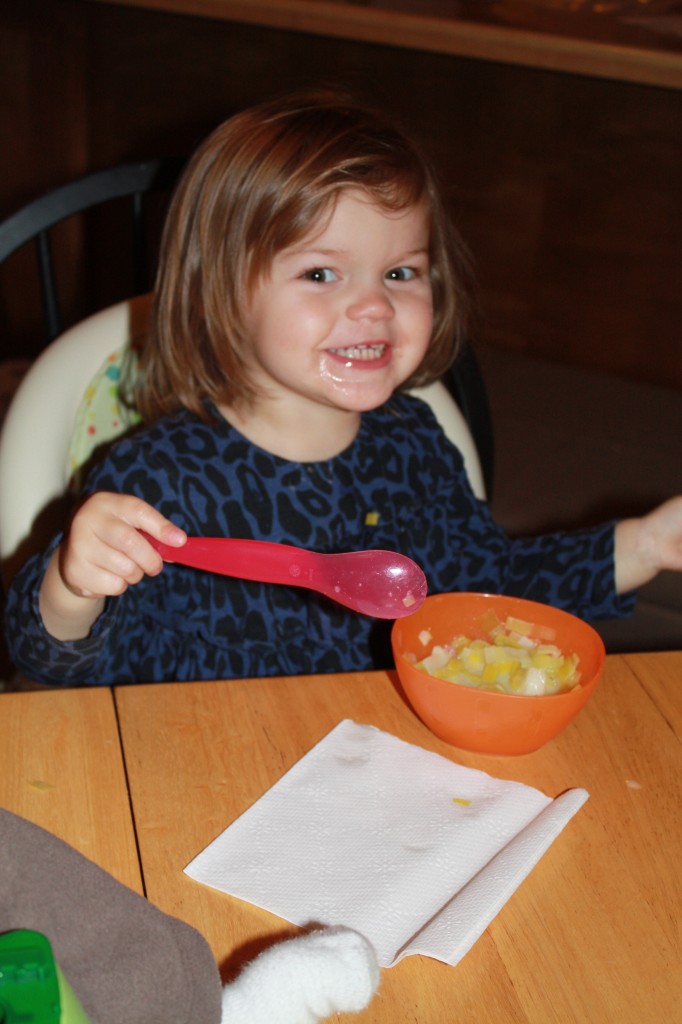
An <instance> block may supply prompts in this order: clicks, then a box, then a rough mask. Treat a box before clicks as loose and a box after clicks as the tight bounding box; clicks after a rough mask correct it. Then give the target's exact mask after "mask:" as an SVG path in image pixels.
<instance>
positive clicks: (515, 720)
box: [391, 593, 605, 755]
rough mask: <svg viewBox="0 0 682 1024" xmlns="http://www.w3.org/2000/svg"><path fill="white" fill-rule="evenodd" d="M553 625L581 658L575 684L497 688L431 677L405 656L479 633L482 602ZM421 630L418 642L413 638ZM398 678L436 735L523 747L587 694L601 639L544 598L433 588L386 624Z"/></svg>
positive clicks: (488, 746)
mask: <svg viewBox="0 0 682 1024" xmlns="http://www.w3.org/2000/svg"><path fill="white" fill-rule="evenodd" d="M491 609H492V610H493V611H494V612H495V613H496V615H497V617H498V618H499V619H501V620H502V621H504V620H505V619H506V617H507V616H508V615H512V616H514V617H515V618H519V619H525V620H526V621H527V622H532V623H534V624H535V625H540V626H548V627H550V628H551V629H553V630H554V632H555V640H554V641H553V642H554V643H555V644H556V645H557V647H559V648H560V650H561V651H562V653H563V654H572V653H575V654H577V655H578V658H579V659H580V662H579V666H578V667H579V670H580V686H579V687H577V688H576V689H574V690H571V691H569V692H568V693H557V694H551V695H547V696H528V695H524V694H510V693H497V692H491V691H489V690H477V689H475V688H472V687H470V686H464V685H461V684H458V683H451V682H448V681H447V680H444V679H436V678H434V677H433V676H430V675H428V674H427V673H426V672H424V671H422V670H421V669H418V668H416V667H415V666H414V665H413V664H411V662H410V661H409V660H408V657H409V656H410V655H411V656H416V658H417V660H420V659H421V658H423V657H424V656H425V655H426V654H427V653H428V652H429V650H430V649H431V647H432V646H433V644H447V643H450V642H451V641H452V639H453V637H455V636H456V635H457V634H459V633H462V634H464V635H466V636H472V637H476V636H482V633H481V626H480V622H481V618H482V616H483V615H484V614H485V613H486V612H487V611H489V610H491ZM422 630H428V632H429V633H430V634H431V637H432V640H430V641H429V645H428V648H425V647H424V645H423V644H422V642H421V640H420V639H419V634H420V633H421V632H422ZM391 642H392V645H393V657H394V659H395V666H396V669H397V672H398V678H399V679H400V682H401V684H402V686H403V689H404V691H405V694H406V696H407V698H408V700H409V701H410V703H411V705H412V707H413V708H414V710H415V711H416V713H417V714H418V715H419V717H420V718H421V720H422V721H423V722H424V724H425V725H427V726H428V727H429V729H431V731H432V732H433V733H435V735H436V736H438V737H439V738H440V739H442V740H445V741H446V742H447V743H452V744H453V746H455V747H461V748H462V749H463V750H471V751H475V752H477V753H479V754H495V755H506V754H529V753H531V752H532V751H533V750H538V749H539V748H540V747H542V746H543V745H544V744H545V743H547V741H548V740H551V739H553V738H554V737H555V736H557V735H558V734H559V733H560V732H561V730H562V729H564V728H565V727H566V726H567V725H568V724H569V722H571V721H573V719H574V718H575V716H576V715H577V714H578V712H579V711H580V710H581V709H582V708H583V707H584V706H585V704H586V703H587V701H588V700H589V698H590V696H591V694H592V693H593V691H594V688H595V687H596V685H597V681H598V680H599V677H600V675H601V673H602V669H603V667H604V657H605V651H604V644H603V642H602V639H601V637H600V636H599V634H598V633H597V632H596V631H595V630H594V629H592V627H591V626H588V624H587V623H586V622H583V621H582V619H578V618H576V616H575V615H570V614H569V613H568V612H564V611H560V610H559V609H558V608H552V607H550V605H545V604H539V603H537V602H535V601H527V600H524V599H523V598H520V597H504V596H498V595H494V594H461V593H460V594H435V595H433V596H432V597H427V598H426V601H425V602H424V604H423V605H422V606H421V608H420V609H419V610H418V611H416V612H415V613H414V614H413V615H408V616H407V617H405V618H403V619H397V620H396V622H395V623H394V625H393V629H392V632H391Z"/></svg>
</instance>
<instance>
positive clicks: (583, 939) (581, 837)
mask: <svg viewBox="0 0 682 1024" xmlns="http://www.w3.org/2000/svg"><path fill="white" fill-rule="evenodd" d="M113 698H114V701H115V705H116V710H117V715H118V730H119V731H120V737H121V743H122V750H123V759H121V757H120V754H119V753H118V752H117V741H116V736H117V735H118V733H117V731H116V722H115V718H114V713H113V708H112V692H111V691H109V690H86V691H79V690H71V691H66V692H62V693H45V692H37V693H24V694H5V695H2V696H0V720H1V721H2V725H3V733H4V735H5V737H8V736H9V743H8V742H7V740H6V742H5V743H4V744H3V747H2V753H1V754H0V804H2V805H3V806H8V807H9V808H10V809H11V810H15V811H17V812H18V813H22V814H24V815H25V816H26V817H28V818H31V819H32V820H34V821H37V822H38V824H42V825H45V826H46V827H48V828H52V829H53V831H56V832H57V833H58V834H60V835H62V836H63V837H64V838H66V839H68V840H69V841H70V842H72V843H73V844H74V845H76V846H77V847H78V848H79V849H81V850H83V852H86V853H89V855H90V856H92V857H93V859H95V860H97V861H98V862H99V863H101V864H103V866H105V867H108V868H109V870H112V871H113V873H114V874H117V876H118V877H122V876H124V875H125V874H126V872H128V873H129V874H132V875H133V876H134V871H131V870H130V865H129V860H130V856H131V842H133V839H132V828H133V825H132V821H133V818H134V829H135V836H136V839H137V843H138V847H139V856H140V862H141V872H142V875H143V878H144V884H145V889H146V892H147V895H148V897H149V898H150V899H151V900H152V901H153V902H154V903H155V904H156V905H158V906H159V907H161V908H162V909H163V910H165V911H167V912H169V913H171V914H174V915H176V916H178V917H180V918H182V919H183V920H185V921H188V922H189V923H190V924H193V925H194V926H195V927H196V928H197V929H198V930H199V931H201V932H202V933H203V934H204V935H205V936H206V938H207V939H208V941H209V943H210V944H211V946H212V948H213V951H214V954H215V956H216V959H217V961H218V963H219V964H220V965H221V969H222V971H223V974H224V976H226V977H227V976H229V975H230V973H231V972H232V971H234V970H235V969H236V968H237V967H238V966H239V964H240V963H241V962H243V961H244V960H245V959H248V958H249V957H251V956H252V955H253V954H254V953H255V952H257V951H258V950H259V949H260V948H262V947H263V946H265V945H267V944H269V942H271V941H272V940H273V938H275V937H278V936H281V935H284V934H287V933H289V932H291V931H293V929H291V927H290V926H289V925H288V924H287V923H286V922H283V921H282V920H281V919H280V918H278V917H275V916H274V915H271V914H269V913H267V912H266V911H263V910H260V909H258V908H257V907H254V906H252V905H250V904H248V903H244V902H242V901H239V900H236V899H234V898H232V897H230V896H226V895H224V894H222V893H218V892H215V891H213V890H211V889H208V888H206V887H204V886H202V885H199V884H198V883H196V882H193V881H192V880H191V879H190V878H188V876H186V875H185V874H184V873H183V868H184V866H185V865H186V864H187V863H188V861H189V860H191V859H192V857H194V856H195V855H196V854H197V853H198V852H199V851H200V850H201V849H203V848H204V847H205V846H206V845H207V844H209V843H210V842H211V841H212V840H213V839H214V838H215V837H216V836H217V835H218V834H219V833H220V832H221V831H222V830H223V829H224V828H225V827H226V826H227V825H229V824H230V823H231V822H232V821H233V820H234V819H235V818H236V817H237V816H238V815H239V814H240V813H242V812H243V811H244V810H246V808H247V807H249V806H250V805H251V804H252V803H253V802H254V801H255V800H257V799H258V798H259V797H260V796H261V795H262V794H263V792H264V791H265V790H266V789H267V788H268V787H269V786H271V785H272V784H273V783H274V782H276V781H277V779H279V778H280V777H281V775H282V774H283V773H284V772H285V771H286V770H287V769H288V768H289V767H291V765H292V764H294V763H295V762H296V761H297V760H298V759H299V758H300V757H302V756H303V755H304V754H305V753H306V752H307V751H308V750H309V749H310V748H311V747H312V746H313V745H314V744H315V743H317V742H318V741H319V740H320V739H322V737H323V736H325V735H326V734H327V733H328V732H329V731H330V730H331V729H332V728H333V727H334V726H335V725H336V724H337V723H338V722H339V721H341V720H342V719H344V718H352V719H354V720H355V721H356V722H361V723H368V724H372V725H376V726H378V727H379V728H381V729H385V730H386V731H388V732H391V733H393V734H394V735H396V736H399V737H401V738H402V739H405V740H407V741H408V742H411V743H416V744H419V745H421V746H423V747H425V748H427V749H429V750H433V751H436V752H437V753H439V754H442V755H443V756H445V757H448V758H450V759H452V760H454V761H457V762H459V763H461V764H464V765H467V766H470V767H475V768H479V769H482V770H484V771H487V772H489V773H490V774H492V775H494V776H497V777H499V778H508V779H515V780H517V781H519V782H525V783H527V784H529V785H532V786H535V787H537V788H538V789H541V790H543V792H545V793H547V794H548V795H550V796H556V795H558V794H559V793H560V792H561V791H563V790H564V789H567V788H569V787H574V786H582V787H584V788H586V789H587V790H588V791H589V793H590V799H589V800H588V801H587V803H586V804H585V805H584V807H583V808H582V809H581V810H580V811H579V812H578V813H577V815H576V816H575V817H574V818H573V819H572V820H571V821H570V822H569V824H568V825H567V826H566V828H565V829H564V831H563V832H562V833H561V834H560V835H559V837H558V838H557V840H556V841H555V843H554V844H553V845H552V846H551V847H550V849H549V850H548V851H547V853H546V854H545V855H544V856H543V857H542V859H541V860H540V862H539V864H538V865H537V866H536V867H535V868H534V869H533V871H532V872H531V873H530V875H529V876H528V878H527V879H526V880H525V881H524V882H523V883H522V885H521V886H520V887H519V889H518V890H517V891H516V892H515V893H514V895H513V896H512V898H511V899H510V900H509V902H508V903H507V904H506V906H505V907H504V908H503V909H502V911H501V912H500V914H499V915H498V917H497V918H496V919H495V920H494V921H493V923H492V924H491V926H490V927H489V928H488V929H487V930H486V932H485V933H484V934H483V936H482V937H481V938H480V939H479V941H478V942H477V943H476V944H475V946H474V947H473V949H472V950H471V951H470V952H469V953H468V954H467V955H466V956H465V957H464V959H463V960H462V961H461V962H460V963H459V964H458V965H457V966H456V967H454V968H453V967H449V966H446V965H444V964H441V963H439V962H437V961H434V960H430V959H428V958H425V957H419V956H413V957H408V958H407V959H406V960H404V961H402V962H401V963H400V964H398V965H397V966H396V967H393V968H391V969H389V970H386V971H384V972H382V983H381V992H380V995H379V996H378V997H377V998H376V999H375V1000H374V1001H373V1003H372V1004H371V1006H370V1008H369V1009H368V1010H366V1011H365V1012H364V1013H362V1014H359V1015H357V1016H354V1017H348V1018H347V1019H348V1021H349V1024H350V1021H351V1020H353V1021H357V1022H358V1024H365V1022H366V1024H370V1022H373V1024H389V1022H391V1024H402V1022H405V1024H407V1022H419V1024H436V1022H438V1024H441V1022H442V1024H452V1022H455V1021H456V1022H462V1024H464V1022H476V1024H493V1022H494V1024H587V1022H589V1024H593V1022H594V1024H597V1022H599V1024H602V1022H604V1024H606V1022H610V1021H617V1022H618V1024H661V1022H664V1021H665V1022H668V1021H670V1022H672V1021H674V1020H676V1019H677V1018H678V1016H679V993H680V980H681V965H682V941H681V932H680V928H681V925H680V922H681V920H682V872H681V871H680V846H681V843H680V841H681V839H682V811H681V808H682V799H681V798H682V746H681V739H682V652H679V653H678V652H670V653H661V654H638V655H618V656H610V657H609V658H607V662H606V669H605V672H604V676H603V679H602V681H601V683H600V685H599V686H598V687H597V691H596V693H595V695H594V697H593V698H592V700H591V701H590V702H589V704H588V705H587V707H586V708H585V709H584V711H583V712H582V713H581V714H580V716H579V717H578V718H577V719H576V721H575V722H573V723H572V724H571V725H570V726H569V727H568V729H567V730H566V731H565V732H564V733H563V734H562V735H561V736H560V737H558V738H557V739H556V740H554V741H553V742H552V743H550V744H548V745H547V746H546V747H545V748H543V749H542V750H540V751H538V752H536V753H534V754H531V755H528V756H526V757H519V758H506V759H501V758H490V757H482V756H480V755H473V754H466V753H464V752H462V751H458V750H455V749H454V748H452V747H449V746H448V745H447V744H444V743H442V742H441V741H439V740H437V739H436V738H435V737H434V736H433V735H432V734H431V733H430V732H429V731H428V730H427V729H426V728H425V727H424V726H423V725H422V723H421V722H420V721H419V720H418V719H417V718H416V716H415V715H414V714H413V713H412V711H411V710H410V709H409V707H408V706H407V705H406V704H405V702H404V700H403V698H402V696H401V694H400V692H399V691H398V689H397V688H396V685H395V677H394V675H393V674H392V673H383V672H378V673H363V674H350V675H344V676H317V677H309V678H288V679H272V680H262V679H261V680H236V681H226V682H217V683H193V684H156V685H152V686H132V687H118V688H116V689H115V690H114V691H113ZM38 741H40V744H42V747H41V750H42V752H39V751H38V745H39V742H38ZM123 763H124V764H125V772H126V774H127V779H128V784H129V789H130V800H131V807H132V810H131V811H129V812H128V817H126V798H125V786H124V783H123V780H122V771H123ZM35 780H40V781H47V782H48V783H50V784H51V785H52V786H53V788H51V789H43V788H40V787H39V788H37V789H35V787H32V783H33V782H34V781H35ZM397 784H398V785H399V780H397ZM34 790H35V791H34ZM131 815H132V816H131ZM114 869H115V870H114ZM274 869H275V870H276V866H275V868H274ZM302 870H304V867H302ZM129 884H132V885H133V887H135V879H134V877H133V878H132V881H129ZM339 1019H341V1018H339ZM344 1019H346V1018H344Z"/></svg>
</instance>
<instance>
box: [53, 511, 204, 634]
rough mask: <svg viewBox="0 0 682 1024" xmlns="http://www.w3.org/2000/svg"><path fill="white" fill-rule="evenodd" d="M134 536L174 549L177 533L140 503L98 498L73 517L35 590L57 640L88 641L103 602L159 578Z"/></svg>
mask: <svg viewBox="0 0 682 1024" xmlns="http://www.w3.org/2000/svg"><path fill="white" fill-rule="evenodd" d="M139 530H145V531H146V532H147V533H148V534H150V535H151V536H153V537H156V538H157V539H158V540H162V541H164V542H165V543H166V544H172V545H175V546H176V547H180V546H181V545H182V544H184V542H185V540H186V535H185V533H184V531H183V530H181V529H179V528H178V527H176V526H173V524H172V523H171V522H169V520H168V519H166V518H165V516H162V515H161V513H160V512H157V511H156V509H154V508H153V507H152V506H151V505H148V504H147V503H146V502H145V501H142V500H141V499H140V498H135V497H132V496H130V495H125V494H109V493H106V492H99V493H97V494H93V495H92V496H91V497H90V498H88V499H87V500H86V501H85V502H84V503H83V504H82V505H81V506H80V508H79V509H78V511H77V512H76V514H75V515H74V517H73V519H72V521H71V525H70V528H69V531H68V533H67V534H66V536H65V538H64V540H63V541H62V543H61V544H60V545H59V547H58V548H57V549H56V550H55V552H54V554H53V556H52V558H51V560H50V563H49V565H48V567H47V570H46V572H45V576H44V578H43V582H42V585H41V588H40V596H39V605H40V614H41V616H42V619H43V623H44V625H45V628H46V630H47V631H48V633H51V634H52V636H54V637H56V639H57V640H81V639H83V638H84V637H86V636H88V634H89V632H90V630H91V628H92V626H93V624H94V622H95V620H96V619H97V618H98V616H99V615H100V614H101V613H102V609H103V608H104V601H105V599H106V598H107V597H109V596H116V595H118V594H122V593H123V592H124V591H125V590H126V589H127V587H128V586H130V585H132V584H135V583H139V581H140V580H141V579H142V577H143V576H145V575H146V576H156V575H157V574H158V573H160V572H161V569H162V567H163V561H162V559H161V556H160V555H159V554H158V553H157V552H156V551H155V550H154V549H153V548H152V546H151V545H150V544H149V543H148V542H147V541H146V540H145V539H144V537H142V536H141V535H140V533H139V532H138V531H139Z"/></svg>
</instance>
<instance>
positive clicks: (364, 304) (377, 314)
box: [347, 287, 395, 320]
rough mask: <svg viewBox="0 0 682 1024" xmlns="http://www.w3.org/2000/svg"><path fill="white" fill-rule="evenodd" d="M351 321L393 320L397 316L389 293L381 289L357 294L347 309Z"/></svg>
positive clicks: (368, 289) (367, 290) (377, 288)
mask: <svg viewBox="0 0 682 1024" xmlns="http://www.w3.org/2000/svg"><path fill="white" fill-rule="evenodd" d="M347 313H348V316H349V317H350V319H351V320H391V319H392V318H393V316H394V315H395V310H394V308H393V303H392V302H391V299H390V296H389V295H388V293H387V292H386V291H385V290H384V289H382V288H379V287H375V288H367V289H364V290H362V291H361V292H360V293H359V294H356V295H355V296H354V298H353V299H352V300H351V301H350V303H349V305H348V309H347Z"/></svg>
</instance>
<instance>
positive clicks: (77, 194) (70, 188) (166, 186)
mask: <svg viewBox="0 0 682 1024" xmlns="http://www.w3.org/2000/svg"><path fill="white" fill-rule="evenodd" d="M184 162H185V161H184V158H179V157H178V158H176V157H167V158H164V159H160V160H146V161H141V162H138V163H129V164H120V165H118V166H116V167H109V168H106V169H104V170H100V171H95V172H94V173H92V174H87V175H84V176H83V177H81V178H77V179H76V180H74V181H70V182H68V183H67V184H65V185H62V186H61V187H60V188H56V189H53V190H52V191H50V192H48V193H47V194H45V195H43V196H40V197H39V198H38V199H35V200H33V202H30V203H28V204H27V205H26V206H24V207H22V209H20V210H18V211H17V212H16V213H14V214H12V215H11V216H10V217H8V218H7V219H6V220H4V221H3V222H2V223H0V263H3V262H4V261H5V260H6V259H8V258H9V257H10V256H11V255H12V253H14V252H16V250H17V249H20V248H21V247H22V246H24V245H26V244H27V243H29V242H34V243H35V246H36V254H37V259H38V274H39V280H40V292H41V297H42V302H43V313H44V323H45V342H50V341H52V340H53V339H54V338H56V337H57V336H58V335H59V334H61V333H62V331H63V324H62V317H61V312H60V305H59V300H58V294H57V286H56V282H55V271H54V266H53V260H52V250H51V245H50V229H51V228H53V227H54V226H55V225H56V224H58V223H60V222H61V221H63V220H66V219H67V218H69V217H74V216H75V215H77V214H82V213H85V212H86V211H87V210H90V209H92V208H93V207H95V206H101V205H102V204H104V203H110V202H112V201H113V200H116V199H125V198H129V199H130V213H131V225H132V276H133V280H132V282H129V284H128V286H127V288H126V291H125V292H124V294H134V295H139V294H142V293H143V292H146V291H148V289H149V287H150V281H149V277H150V271H149V261H148V255H147V249H148V246H147V236H146V231H145V218H144V202H145V197H146V196H147V195H148V194H149V193H158V192H162V193H170V191H171V190H172V188H173V186H174V184H175V182H176V180H177V178H178V176H179V174H180V171H181V169H182V166H183V164H184Z"/></svg>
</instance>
